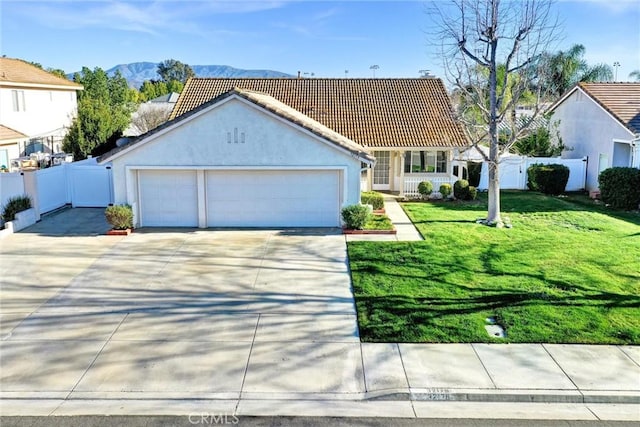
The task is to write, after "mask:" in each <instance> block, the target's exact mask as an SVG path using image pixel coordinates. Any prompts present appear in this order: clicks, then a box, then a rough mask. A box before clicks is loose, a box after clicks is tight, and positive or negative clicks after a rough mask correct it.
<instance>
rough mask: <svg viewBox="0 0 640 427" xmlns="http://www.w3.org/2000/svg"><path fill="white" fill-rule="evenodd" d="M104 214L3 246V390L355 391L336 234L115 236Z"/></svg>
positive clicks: (101, 394) (345, 279) (90, 213)
mask: <svg viewBox="0 0 640 427" xmlns="http://www.w3.org/2000/svg"><path fill="white" fill-rule="evenodd" d="M102 212H103V210H102V209H72V210H67V211H63V212H61V213H58V214H56V215H54V216H52V217H49V218H46V219H44V220H43V221H42V222H40V223H38V224H37V225H35V226H34V227H32V228H30V229H27V230H25V231H24V232H21V233H18V234H15V235H12V236H9V237H7V238H5V239H3V240H0V258H1V260H2V261H1V264H0V277H1V278H2V288H1V291H0V301H1V305H0V321H1V325H2V330H1V331H0V333H1V336H2V341H1V342H0V354H1V358H2V359H1V364H2V369H1V370H0V384H1V388H2V390H1V392H2V395H3V396H4V397H5V398H20V397H23V396H30V397H38V398H47V399H52V400H51V402H52V403H51V404H52V405H54V404H56V403H55V402H56V401H57V400H58V399H74V398H77V399H111V398H116V399H117V398H123V397H124V396H126V397H127V398H132V397H134V395H135V394H137V393H140V394H144V396H145V397H156V398H166V399H171V398H185V397H192V398H199V399H230V400H236V401H237V399H238V398H239V396H240V393H243V395H247V394H255V395H260V394H261V393H305V392H311V391H313V392H316V393H317V392H321V393H330V394H332V393H338V394H341V393H359V392H363V391H364V379H363V372H362V360H361V354H360V344H359V338H358V330H357V322H356V315H355V308H354V301H353V295H352V293H351V289H350V286H351V285H350V278H349V273H348V265H347V260H346V246H345V241H344V237H343V236H342V235H341V234H339V232H338V231H337V230H336V231H335V232H332V231H331V230H328V231H327V230H300V231H296V230H288V231H281V230H258V231H249V230H247V231H244V230H239V231H226V230H225V231H220V230H218V231H216V230H194V229H174V230H171V229H163V230H144V229H142V230H136V232H135V233H133V234H132V235H130V236H127V237H115V236H105V235H103V233H104V232H105V231H106V230H107V229H108V226H107V225H106V224H105V223H104V220H103V218H102ZM43 402H45V401H43ZM57 404H59V402H58V403H57ZM43 405H45V406H44V409H43V411H46V409H47V408H46V404H45V403H43Z"/></svg>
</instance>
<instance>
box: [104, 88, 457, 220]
mask: <svg viewBox="0 0 640 427" xmlns="http://www.w3.org/2000/svg"><path fill="white" fill-rule="evenodd" d="M466 145H467V141H466V138H465V135H464V132H463V129H462V127H461V125H460V124H459V123H458V122H457V121H456V120H455V118H454V114H453V111H452V108H451V104H450V102H449V98H448V95H447V92H446V89H445V87H444V85H443V83H442V81H441V80H439V79H434V78H426V79H295V78H275V79H274V78H261V79H257V78H256V79H218V78H193V79H190V80H189V81H188V82H187V83H186V85H185V87H184V90H183V92H182V94H181V96H180V98H179V99H178V102H177V103H176V105H175V108H174V109H173V112H172V114H171V117H170V120H169V121H168V122H167V123H165V124H163V125H161V126H160V127H158V128H156V129H154V130H152V131H150V132H148V133H146V134H143V135H141V136H140V137H138V138H137V139H134V140H133V141H131V142H129V143H128V144H126V145H124V146H122V147H119V148H117V149H115V150H113V151H111V152H109V153H107V154H105V155H104V156H102V157H100V158H99V159H98V161H99V162H100V163H111V165H112V173H113V180H114V196H115V202H116V203H128V204H131V205H132V206H133V208H134V216H135V225H136V226H193V227H196V226H197V227H225V226H233V227H237V226H250V227H257V226H260V227H262V226H271V227H293V226H331V227H334V226H339V225H340V210H341V208H342V207H344V206H347V205H351V204H356V203H358V202H359V200H360V192H361V190H365V189H376V190H389V191H396V192H398V193H400V194H402V193H404V192H407V190H409V191H415V188H414V187H417V184H418V183H419V182H420V181H424V180H430V181H432V182H433V183H434V186H436V188H437V186H438V185H439V184H440V183H442V182H448V183H453V182H454V181H455V180H456V179H457V177H455V176H454V175H453V174H452V172H453V167H452V159H454V154H455V153H456V152H457V150H458V149H459V148H461V147H464V146H466Z"/></svg>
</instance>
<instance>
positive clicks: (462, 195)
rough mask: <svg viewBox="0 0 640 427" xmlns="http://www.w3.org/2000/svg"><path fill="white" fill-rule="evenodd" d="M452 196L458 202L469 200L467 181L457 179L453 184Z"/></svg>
mask: <svg viewBox="0 0 640 427" xmlns="http://www.w3.org/2000/svg"><path fill="white" fill-rule="evenodd" d="M453 196H454V197H455V198H456V199H460V200H471V195H470V194H469V181H467V180H466V179H459V180H457V181H456V182H454V183H453Z"/></svg>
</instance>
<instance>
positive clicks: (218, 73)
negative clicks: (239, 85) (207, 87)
mask: <svg viewBox="0 0 640 427" xmlns="http://www.w3.org/2000/svg"><path fill="white" fill-rule="evenodd" d="M157 68H158V63H156V62H133V63H131V64H120V65H116V66H115V67H113V68H109V69H108V70H106V71H107V74H108V75H109V76H111V75H113V74H114V73H115V72H116V71H117V70H120V73H121V74H122V77H124V78H125V79H126V80H127V82H128V83H129V86H131V87H135V88H136V89H139V88H140V86H142V83H143V82H144V81H145V80H157V79H159V78H160V76H158V73H157V71H156V70H157ZM191 68H192V69H193V72H194V73H196V76H197V77H226V78H229V77H293V76H292V75H291V74H287V73H282V72H280V71H273V70H244V69H241V68H234V67H230V66H228V65H191ZM73 74H74V73H71V74H69V75H68V76H69V78H70V79H73Z"/></svg>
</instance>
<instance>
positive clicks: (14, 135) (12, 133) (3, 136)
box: [0, 125, 28, 141]
mask: <svg viewBox="0 0 640 427" xmlns="http://www.w3.org/2000/svg"><path fill="white" fill-rule="evenodd" d="M27 138H28V136H27V135H25V134H24V133H22V132H18V131H17V130H15V129H11V128H8V127H6V126H4V125H0V141H11V140H16V139H27Z"/></svg>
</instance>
